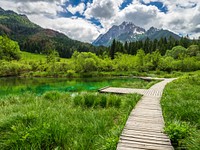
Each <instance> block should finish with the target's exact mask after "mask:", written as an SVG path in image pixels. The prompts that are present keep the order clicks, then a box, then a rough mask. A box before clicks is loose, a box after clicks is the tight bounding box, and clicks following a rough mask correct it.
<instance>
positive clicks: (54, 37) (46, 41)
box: [0, 8, 98, 58]
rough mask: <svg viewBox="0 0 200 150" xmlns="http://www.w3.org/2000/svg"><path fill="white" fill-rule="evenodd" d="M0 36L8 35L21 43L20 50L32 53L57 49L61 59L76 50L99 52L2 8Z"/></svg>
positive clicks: (90, 46)
mask: <svg viewBox="0 0 200 150" xmlns="http://www.w3.org/2000/svg"><path fill="white" fill-rule="evenodd" d="M0 35H7V36H8V37H9V38H11V39H12V40H15V41H17V42H18V43H19V45H20V49H21V50H23V51H27V52H32V53H45V52H46V51H47V50H49V49H56V50H57V51H58V52H59V55H60V56H61V57H66V58H69V57H71V55H72V54H73V52H74V51H75V50H77V51H85V52H88V51H90V52H97V51H98V50H97V48H96V47H94V46H92V45H91V44H89V43H83V42H80V41H76V40H72V39H70V38H69V37H67V36H66V35H64V34H62V33H59V32H57V31H54V30H51V29H44V28H42V27H40V26H38V25H36V24H34V23H32V22H31V21H30V20H29V19H28V17H27V16H25V15H20V14H17V13H15V12H13V11H10V10H8V11H6V10H3V9H2V8H0Z"/></svg>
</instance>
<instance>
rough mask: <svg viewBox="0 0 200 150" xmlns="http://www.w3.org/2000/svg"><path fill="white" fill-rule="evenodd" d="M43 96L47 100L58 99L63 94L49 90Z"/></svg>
mask: <svg viewBox="0 0 200 150" xmlns="http://www.w3.org/2000/svg"><path fill="white" fill-rule="evenodd" d="M43 97H44V98H45V99H46V100H50V101H56V100H59V99H60V98H61V94H60V93H59V92H57V91H49V92H46V93H44V95H43Z"/></svg>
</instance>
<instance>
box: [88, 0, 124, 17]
mask: <svg viewBox="0 0 200 150" xmlns="http://www.w3.org/2000/svg"><path fill="white" fill-rule="evenodd" d="M122 2H123V0H94V1H93V3H92V4H90V3H89V4H88V6H87V7H88V8H87V10H86V11H85V16H86V17H87V18H92V17H93V18H97V19H109V18H112V17H113V16H115V15H116V13H117V12H118V11H119V6H120V5H121V4H122Z"/></svg>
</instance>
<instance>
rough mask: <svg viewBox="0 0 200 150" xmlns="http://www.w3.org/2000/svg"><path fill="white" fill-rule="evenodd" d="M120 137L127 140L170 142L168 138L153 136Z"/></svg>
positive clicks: (122, 135) (126, 135)
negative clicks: (127, 138)
mask: <svg viewBox="0 0 200 150" xmlns="http://www.w3.org/2000/svg"><path fill="white" fill-rule="evenodd" d="M121 137H129V138H137V139H148V140H152V141H154V140H155V141H167V142H170V140H169V138H167V137H162V138H161V137H155V136H148V135H147V136H144V135H137V134H135V135H128V134H121Z"/></svg>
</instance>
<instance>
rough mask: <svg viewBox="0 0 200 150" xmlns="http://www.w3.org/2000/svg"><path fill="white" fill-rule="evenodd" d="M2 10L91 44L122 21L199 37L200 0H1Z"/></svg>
mask: <svg viewBox="0 0 200 150" xmlns="http://www.w3.org/2000/svg"><path fill="white" fill-rule="evenodd" d="M0 7H2V8H3V9H6V10H13V11H15V12H17V13H20V14H25V15H27V16H28V18H29V19H30V20H31V21H32V22H34V23H36V24H38V25H40V26H42V27H44V28H50V29H54V30H57V31H59V32H62V33H64V34H66V35H67V36H69V37H70V38H72V39H76V40H80V41H83V42H89V43H90V42H92V41H93V40H95V39H96V38H97V37H98V36H99V35H100V34H102V33H105V32H106V31H108V30H109V28H111V27H112V26H113V25H119V24H121V23H122V22H123V21H127V22H133V23H134V24H135V25H137V26H140V27H143V28H145V29H146V30H148V29H149V28H150V27H151V26H154V27H156V28H159V29H160V28H163V29H168V30H170V31H172V32H174V33H177V34H181V35H186V34H189V35H190V36H191V38H193V37H195V38H197V37H199V36H200V1H199V0H181V1H179V0H176V1H175V0H0Z"/></svg>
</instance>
